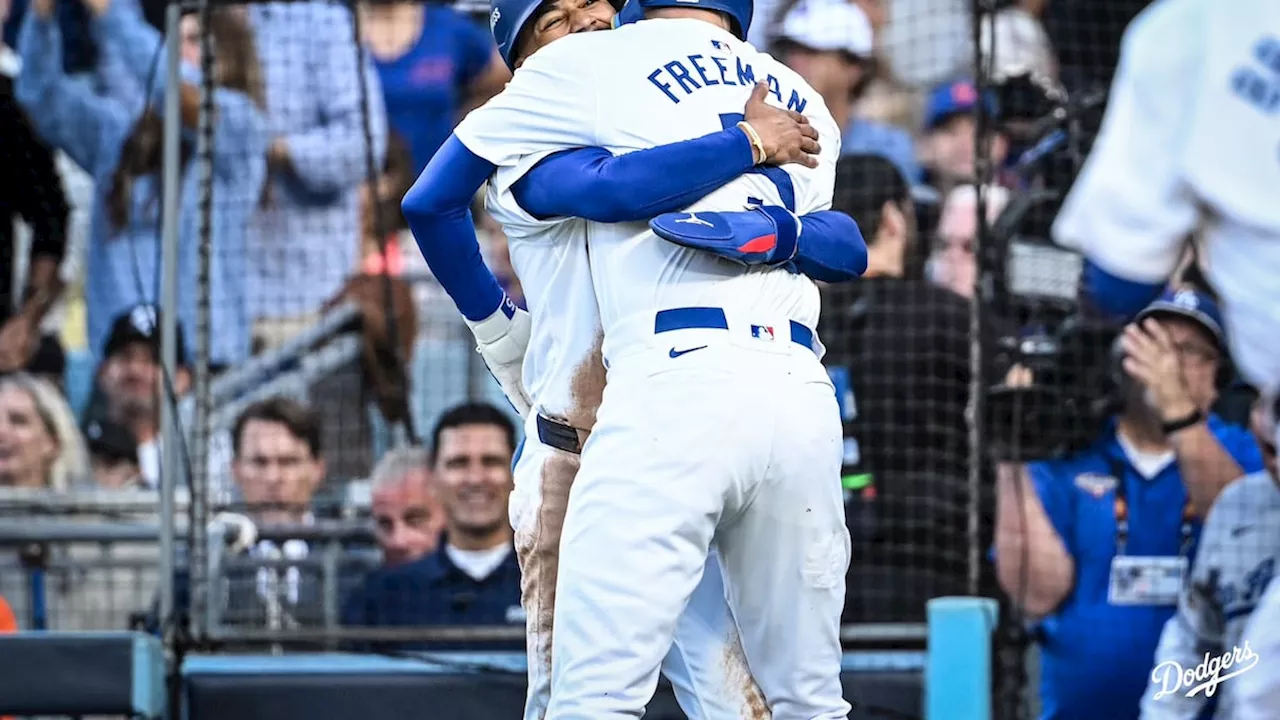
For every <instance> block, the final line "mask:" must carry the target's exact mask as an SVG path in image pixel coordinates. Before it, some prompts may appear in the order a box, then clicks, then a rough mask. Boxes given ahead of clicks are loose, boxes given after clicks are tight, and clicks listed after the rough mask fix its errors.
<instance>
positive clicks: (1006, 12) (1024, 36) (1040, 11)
mask: <svg viewBox="0 0 1280 720" xmlns="http://www.w3.org/2000/svg"><path fill="white" fill-rule="evenodd" d="M1048 4H1049V0H997V2H996V3H995V5H996V12H995V18H994V19H993V20H992V21H991V22H983V23H982V24H981V26H980V28H979V31H980V32H981V33H982V42H981V48H982V56H983V65H982V66H981V67H984V68H985V67H990V68H991V79H992V80H993V81H994V82H1003V81H1005V80H1008V79H1009V78H1012V77H1017V76H1020V75H1033V76H1038V77H1041V78H1048V79H1053V78H1056V77H1057V74H1058V67H1057V61H1056V60H1054V57H1053V48H1052V47H1051V46H1050V45H1049V35H1048V34H1047V33H1046V32H1045V31H1044V26H1043V25H1041V24H1040V17H1041V16H1042V15H1044V11H1045V7H1046V6H1047V5H1048ZM993 29H994V32H993Z"/></svg>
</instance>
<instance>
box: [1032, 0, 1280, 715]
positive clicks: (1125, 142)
mask: <svg viewBox="0 0 1280 720" xmlns="http://www.w3.org/2000/svg"><path fill="white" fill-rule="evenodd" d="M1197 231H1198V232H1199V234H1200V237H1201V243H1200V259H1201V264H1202V265H1203V268H1204V270H1205V273H1206V276H1207V277H1208V279H1209V281H1210V282H1211V283H1212V284H1213V287H1214V289H1215V290H1216V291H1217V292H1218V293H1219V295H1220V296H1221V297H1222V300H1223V310H1224V313H1225V317H1226V322H1227V327H1228V332H1227V336H1228V338H1229V339H1230V342H1231V345H1232V357H1233V359H1234V360H1235V363H1236V366H1237V367H1238V368H1239V369H1240V371H1241V373H1242V375H1243V376H1244V377H1245V378H1246V379H1247V380H1248V381H1249V382H1250V383H1252V384H1253V385H1254V386H1256V387H1258V388H1259V389H1260V390H1262V391H1263V392H1264V394H1266V395H1269V396H1274V395H1275V394H1276V393H1277V391H1278V390H1280V3H1278V2H1276V1H1275V0H1230V1H1229V2H1223V1H1222V0H1159V1H1158V2H1156V3H1155V4H1153V5H1152V6H1151V7H1149V8H1147V10H1145V11H1144V12H1143V13H1142V14H1141V15H1139V16H1138V17H1137V18H1136V19H1135V20H1134V21H1133V23H1132V24H1131V25H1130V27H1129V29H1128V30H1127V31H1126V33H1125V38H1124V43H1123V45H1122V48H1121V56H1120V65H1119V67H1118V68H1117V72H1116V77H1115V81H1114V83H1113V85H1112V88H1111V96H1110V99H1109V102H1108V107H1107V114H1106V117H1105V119H1104V120H1103V124H1102V130H1101V133H1100V134H1099V136H1098V138H1097V141H1096V143H1095V144H1094V147H1093V150H1092V152H1091V153H1090V155H1089V158H1088V160H1087V162H1086V163H1085V166H1084V168H1083V170H1082V171H1081V174H1080V177H1079V178H1078V179H1077V181H1076V184H1075V186H1074V187H1073V188H1072V191H1071V193H1070V195H1068V197H1067V199H1066V202H1065V203H1064V205H1063V208H1062V212H1061V214H1060V215H1059V217H1058V219H1057V221H1056V223H1055V225H1054V236H1055V238H1056V239H1057V240H1058V242H1060V243H1061V244H1063V245H1066V246H1068V247H1074V248H1076V249H1079V250H1080V251H1082V252H1083V253H1084V254H1085V255H1086V256H1087V257H1089V258H1090V259H1091V260H1092V261H1093V262H1094V263H1096V264H1097V265H1098V266H1099V267H1101V268H1102V269H1103V270H1105V271H1107V272H1108V273H1110V274H1112V275H1115V276H1118V277H1121V278H1124V279H1127V280H1132V281H1138V282H1145V283H1158V282H1163V281H1164V280H1165V279H1167V278H1168V277H1169V276H1170V275H1171V274H1172V272H1173V270H1174V267H1175V266H1176V265H1177V263H1178V261H1179V259H1180V258H1181V257H1182V253H1183V250H1184V247H1185V243H1186V241H1187V239H1188V237H1189V236H1190V235H1191V234H1192V233H1194V232H1197ZM1268 405H1269V406H1272V408H1273V406H1274V403H1270V402H1269V403H1268ZM1273 412H1274V409H1273ZM1278 427H1280V426H1278ZM1276 435H1277V438H1276V439H1277V440H1280V429H1277V431H1276ZM1276 585H1277V583H1272V586H1273V587H1272V588H1271V590H1270V591H1269V593H1268V596H1269V598H1270V600H1269V601H1266V600H1264V602H1263V603H1261V604H1260V605H1259V607H1258V609H1257V611H1255V613H1254V616H1253V620H1252V625H1251V627H1253V628H1255V629H1257V630H1259V631H1260V632H1261V633H1262V634H1263V635H1266V636H1267V637H1269V640H1267V639H1264V638H1263V637H1260V636H1251V635H1250V631H1249V630H1246V632H1245V637H1246V639H1250V642H1251V645H1252V647H1253V648H1254V649H1255V650H1256V651H1257V652H1258V654H1259V655H1260V656H1261V657H1262V663H1261V665H1260V667H1259V668H1258V669H1257V670H1254V671H1252V672H1250V673H1249V675H1248V678H1247V679H1246V677H1245V676H1240V677H1239V678H1233V679H1232V680H1231V681H1230V682H1233V683H1238V684H1239V685H1240V686H1243V685H1249V686H1250V688H1256V690H1246V689H1245V688H1244V687H1237V688H1236V690H1237V692H1236V693H1235V695H1236V699H1237V707H1236V717H1238V718H1254V717H1257V718H1262V717H1266V718H1275V717H1276V716H1277V710H1276V708H1280V664H1277V663H1276V661H1275V660H1271V661H1269V660H1268V659H1269V658H1276V659H1277V660H1280V587H1275V586H1276ZM1267 653H1270V654H1267ZM1268 668H1269V669H1268ZM1263 686H1267V687H1263ZM1267 688H1269V689H1267ZM1250 693H1253V696H1250ZM1260 693H1262V694H1265V693H1270V700H1265V699H1263V695H1262V694H1260Z"/></svg>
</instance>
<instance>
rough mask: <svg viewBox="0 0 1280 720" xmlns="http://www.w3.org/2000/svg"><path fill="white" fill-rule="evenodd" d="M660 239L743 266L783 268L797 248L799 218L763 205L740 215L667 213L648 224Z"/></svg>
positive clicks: (723, 213) (785, 210) (778, 208)
mask: <svg viewBox="0 0 1280 720" xmlns="http://www.w3.org/2000/svg"><path fill="white" fill-rule="evenodd" d="M649 227H650V228H652V229H653V232H654V233H655V234H656V235H657V236H658V237H660V238H662V239H663V240H666V241H668V242H673V243H675V244H677V245H682V246H684V247H687V248H693V249H694V250H705V251H706V252H709V253H714V254H716V255H719V256H720V257H723V258H728V259H729V260H734V261H736V262H740V263H742V264H744V265H786V264H787V263H789V262H790V261H791V259H792V258H794V257H795V256H796V251H797V250H798V249H799V247H800V231H801V225H800V218H798V217H796V216H795V214H793V213H791V212H789V211H788V210H787V209H786V208H782V207H776V206H769V205H762V206H758V207H754V208H752V209H750V210H744V211H741V212H697V213H687V212H678V213H666V214H665V215H659V216H658V217H656V218H654V219H652V220H650V221H649Z"/></svg>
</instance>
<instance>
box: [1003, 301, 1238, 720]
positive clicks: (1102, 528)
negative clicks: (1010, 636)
mask: <svg viewBox="0 0 1280 720" xmlns="http://www.w3.org/2000/svg"><path fill="white" fill-rule="evenodd" d="M1113 348H1114V353H1113V356H1112V360H1113V362H1114V368H1113V370H1114V376H1115V380H1116V383H1117V385H1118V397H1117V400H1118V403H1119V411H1118V413H1117V414H1116V416H1115V417H1114V418H1112V419H1111V420H1110V421H1109V422H1108V423H1107V424H1106V426H1105V428H1104V429H1103V431H1102V432H1101V433H1100V434H1099V436H1098V438H1097V440H1096V441H1095V442H1094V443H1093V444H1092V445H1091V446H1090V447H1088V448H1086V449H1085V450H1083V451H1080V452H1078V453H1076V454H1074V455H1072V456H1070V457H1065V458H1061V459H1056V460H1050V461H1043V462H1033V463H1029V464H1027V465H1013V464H1003V465H1002V466H1001V467H1000V468H999V473H998V475H999V477H998V480H997V483H998V486H997V502H996V538H995V560H996V572H997V577H998V578H999V581H1000V584H1001V586H1002V587H1003V588H1004V590H1005V591H1006V592H1007V593H1009V595H1010V597H1011V598H1012V599H1013V601H1014V602H1015V603H1016V604H1017V605H1018V606H1019V607H1020V608H1021V609H1022V611H1023V612H1024V613H1025V614H1026V615H1027V616H1029V617H1031V618H1033V619H1034V620H1035V624H1034V627H1033V637H1034V638H1035V640H1036V641H1037V642H1038V643H1039V645H1040V648H1041V658H1042V661H1041V683H1040V695H1041V702H1042V713H1041V715H1040V717H1041V718H1042V719H1043V720H1073V719H1076V718H1080V719H1087V720H1111V719H1113V718H1114V719H1116V720H1119V719H1125V720H1130V719H1136V718H1138V717H1139V701H1140V699H1141V697H1142V694H1143V692H1144V690H1145V689H1146V686H1147V684H1148V683H1149V682H1150V673H1151V670H1152V660H1153V656H1154V652H1155V649H1156V645H1157V643H1158V641H1159V638H1160V633H1161V631H1162V629H1163V628H1164V625H1165V622H1166V621H1167V620H1168V619H1169V618H1170V617H1171V616H1172V615H1173V613H1174V610H1175V606H1176V603H1177V600H1178V594H1179V592H1180V590H1181V589H1182V588H1183V586H1184V584H1185V581H1186V579H1187V576H1188V565H1189V562H1190V558H1191V555H1192V553H1193V552H1194V549H1195V547H1196V544H1197V541H1198V538H1199V534H1200V526H1201V521H1202V519H1203V518H1204V517H1205V515H1206V514H1207V513H1208V511H1209V508H1210V507H1211V506H1212V505H1213V502H1214V500H1215V499H1216V498H1217V496H1218V494H1219V493H1220V492H1221V491H1222V490H1223V488H1225V487H1226V486H1227V485H1228V484H1230V483H1231V482H1232V481H1234V480H1236V479H1237V478H1239V477H1241V476H1243V475H1245V474H1246V473H1253V472H1257V471H1258V470H1260V469H1262V467H1263V460H1262V455H1261V452H1260V451H1259V449H1258V446H1257V444H1256V442H1255V441H1254V439H1253V437H1252V436H1251V435H1250V434H1249V432H1248V431H1247V430H1246V429H1244V428H1242V427H1237V426H1233V425H1228V424H1226V423H1224V422H1223V421H1222V420H1220V419H1219V418H1218V417H1217V416H1216V415H1213V414H1212V413H1211V412H1210V407H1211V406H1212V405H1213V402H1214V400H1215V399H1216V397H1217V393H1218V389H1219V387H1220V386H1221V384H1222V381H1223V380H1225V379H1226V376H1227V371H1226V370H1224V365H1223V362H1224V360H1223V358H1224V356H1225V353H1226V337H1225V333H1224V331H1223V324H1222V317H1221V314H1220V312H1219V310H1218V307H1217V304H1216V303H1215V302H1214V300H1213V299H1212V298H1211V297H1209V296H1208V295H1206V294H1204V293H1201V292H1198V291H1196V290H1193V289H1175V290H1170V291H1168V292H1166V293H1165V294H1164V295H1162V296H1161V297H1160V298H1159V299H1158V300H1156V301H1155V302H1153V303H1151V304H1150V305H1148V306H1147V307H1146V308H1145V309H1144V310H1143V311H1142V312H1140V313H1139V314H1138V315H1137V317H1136V318H1135V319H1134V321H1133V323H1132V324H1130V325H1128V326H1127V327H1126V328H1125V330H1124V332H1123V334H1122V335H1121V336H1120V337H1119V338H1118V339H1117V341H1116V343H1115V345H1114V346H1113ZM1030 380H1031V378H1030V373H1029V372H1028V371H1027V370H1026V369H1025V368H1020V367H1018V368H1015V369H1014V370H1012V371H1011V372H1010V376H1009V378H1008V379H1007V380H1006V382H1007V383H1008V384H1010V385H1020V384H1028V383H1029V382H1030Z"/></svg>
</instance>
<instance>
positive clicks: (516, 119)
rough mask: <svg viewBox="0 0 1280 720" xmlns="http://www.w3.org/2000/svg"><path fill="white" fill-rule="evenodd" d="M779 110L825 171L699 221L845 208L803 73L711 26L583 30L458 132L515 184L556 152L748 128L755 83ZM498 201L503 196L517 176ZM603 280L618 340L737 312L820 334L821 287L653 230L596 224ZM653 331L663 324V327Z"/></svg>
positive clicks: (728, 191) (594, 254)
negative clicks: (835, 200) (760, 208)
mask: <svg viewBox="0 0 1280 720" xmlns="http://www.w3.org/2000/svg"><path fill="white" fill-rule="evenodd" d="M757 81H761V82H766V83H768V86H769V89H770V102H771V103H772V104H775V105H777V106H780V107H788V108H791V109H794V110H797V111H799V112H801V113H803V114H805V115H806V116H807V117H808V118H809V120H810V122H811V124H812V125H813V126H814V128H815V129H817V130H818V133H819V135H820V142H821V143H822V153H821V155H820V156H819V163H820V166H819V167H818V168H817V169H813V170H811V169H808V168H804V167H802V166H798V165H789V166H785V167H783V168H762V169H759V170H757V171H753V172H751V173H748V174H746V175H744V176H742V177H741V178H738V179H737V180H735V181H733V182H731V183H729V184H728V185H726V186H724V187H722V188H720V189H719V190H716V191H715V192H713V193H711V194H710V195H708V196H707V197H706V198H704V199H703V200H702V201H701V202H699V203H697V204H696V205H695V206H693V207H691V208H690V210H692V211H696V210H700V209H704V210H711V209H714V210H742V209H745V208H747V207H748V206H750V205H752V204H773V205H786V206H788V207H790V208H791V209H792V210H794V211H795V212H796V213H798V214H805V213H811V212H815V211H818V210H825V209H828V208H829V207H830V205H831V194H832V187H833V185H834V177H835V162H836V159H837V158H838V156H839V152H840V134H839V131H838V128H837V127H836V125H835V121H834V120H833V119H832V118H831V114H830V113H829V112H828V110H827V108H826V106H825V105H824V104H823V103H822V99H821V96H819V95H818V93H817V92H815V91H814V90H813V89H812V88H810V87H809V85H808V84H807V83H805V82H804V80H803V79H801V78H800V76H799V75H797V74H796V73H795V72H794V71H792V70H790V69H789V68H787V67H786V66H784V65H783V64H782V63H780V62H778V61H776V60H774V59H773V58H772V57H770V56H769V55H768V54H766V53H761V52H758V51H756V50H755V49H754V48H752V47H751V46H750V45H747V44H746V43H743V42H742V41H740V40H738V39H736V38H735V37H733V36H732V35H731V34H730V33H729V32H727V31H725V30H722V29H720V28H718V27H716V26H714V25H711V24H710V23H706V22H703V21H700V20H692V19H661V20H657V19H655V20H644V21H641V22H637V23H634V24H631V25H627V26H624V27H621V28H619V29H616V30H613V31H611V32H607V33H579V34H576V35H572V36H570V37H566V38H564V39H561V40H559V41H557V42H556V43H554V44H553V45H551V46H549V47H546V48H543V49H542V50H540V51H539V52H538V53H537V54H536V55H535V56H533V57H532V58H530V59H529V60H528V61H527V62H526V63H525V64H524V65H523V66H522V67H521V68H520V69H519V70H518V71H516V73H515V76H514V77H513V78H512V81H511V82H510V83H509V84H508V85H507V87H506V89H505V90H504V91H503V92H502V93H500V94H499V95H498V96H497V97H495V98H494V99H493V100H491V101H489V103H488V104H486V105H485V106H484V107H482V108H480V109H478V110H476V111H474V112H472V113H471V114H470V115H469V116H468V117H467V118H466V119H465V120H463V122H462V123H461V124H460V125H459V126H458V128H457V130H456V131H455V132H456V134H457V136H458V137H459V139H461V140H462V141H463V142H464V143H465V144H466V145H467V147H468V148H469V149H470V150H471V151H472V152H474V153H476V154H477V155H479V156H481V157H483V158H485V159H486V160H488V161H489V162H492V163H494V164H495V165H497V166H499V168H514V169H515V172H513V173H510V177H511V178H512V179H511V181H512V182H513V181H514V178H518V177H519V176H520V175H521V174H522V173H523V172H524V171H525V170H527V169H528V168H529V167H532V166H533V165H534V164H536V162H537V160H538V159H540V157H541V156H542V154H545V153H546V152H549V151H555V150H560V149H564V148H569V147H587V146H598V147H604V148H607V149H608V150H610V151H612V152H614V153H615V154H623V153H627V152H632V151H635V150H640V149H645V148H650V147H655V146H657V145H664V144H667V143H673V142H678V141H682V140H689V139H693V138H696V137H700V136H702V135H705V134H707V133H710V132H715V131H717V130H721V129H723V128H726V127H732V126H733V125H734V124H736V123H737V122H738V121H740V120H741V119H742V109H743V107H744V105H745V104H746V102H747V99H748V97H749V95H750V93H751V89H752V86H753V85H754V83H755V82H757ZM498 178H499V182H498V183H497V184H496V187H495V191H496V192H498V193H501V192H503V191H505V190H507V189H509V186H504V183H503V178H504V173H499V175H498ZM588 247H589V249H590V256H591V264H592V275H593V278H594V281H595V292H596V297H597V301H598V304H599V308H600V316H601V320H602V323H603V327H604V333H605V355H606V357H608V356H609V355H610V349H609V348H610V344H611V343H612V342H614V340H613V337H612V336H613V333H612V332H611V329H612V328H613V327H615V326H617V325H618V324H620V323H622V322H624V321H625V320H627V319H628V318H634V317H642V316H643V315H644V314H645V313H648V314H649V316H650V317H649V320H650V322H651V321H652V312H653V311H654V310H658V309H663V308H671V307H688V306H715V307H732V308H733V309H734V310H735V311H737V312H741V313H743V314H748V315H749V314H753V313H755V314H758V315H759V316H762V317H776V316H785V317H788V318H790V319H792V320H795V321H798V322H801V323H803V324H806V325H808V326H809V327H814V326H815V325H816V323H817V320H818V309H819V304H818V290H817V286H816V285H814V283H813V281H812V280H810V279H809V278H807V277H805V276H803V275H798V274H794V273H790V272H787V271H785V270H779V269H771V268H752V269H748V270H744V269H743V268H742V266H741V265H739V264H736V263H733V262H730V261H728V260H724V259H721V258H717V257H714V256H711V255H709V254H706V253H700V252H696V251H692V250H689V249H686V248H681V247H679V246H676V245H673V244H669V243H666V242H664V241H662V240H660V239H659V238H657V236H655V235H654V234H653V233H652V232H650V231H649V229H648V228H647V226H645V225H643V224H639V223H630V224H628V223H619V224H614V225H606V224H601V223H591V224H590V226H589V230H588ZM650 332H652V326H651V325H650Z"/></svg>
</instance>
